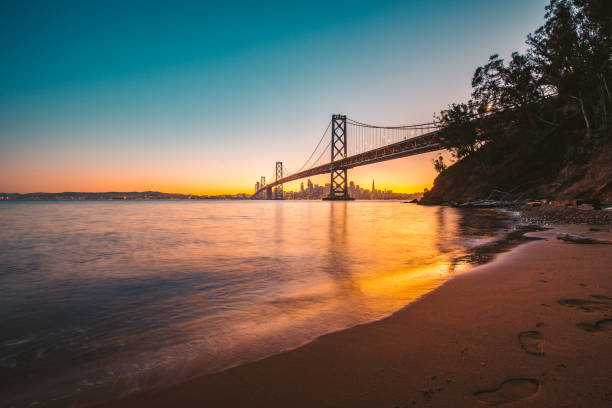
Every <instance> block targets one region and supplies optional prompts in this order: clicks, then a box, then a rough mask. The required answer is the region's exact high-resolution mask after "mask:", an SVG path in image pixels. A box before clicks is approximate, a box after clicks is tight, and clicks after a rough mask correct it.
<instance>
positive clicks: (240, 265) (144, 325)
mask: <svg viewBox="0 0 612 408" xmlns="http://www.w3.org/2000/svg"><path fill="white" fill-rule="evenodd" d="M508 223H509V220H508V219H507V218H505V217H504V216H503V215H501V214H499V213H495V212H492V211H486V210H479V211H476V210H471V211H470V210H458V209H454V208H444V207H422V206H416V205H412V204H403V203H399V202H359V201H358V202H335V203H334V202H318V201H317V202H303V201H302V202H298V201H284V202H273V201H145V202H138V201H126V202H115V201H112V202H109V201H88V202H70V201H66V202H58V201H46V202H16V201H5V202H0V293H1V294H2V295H1V297H0V325H1V326H0V327H2V330H1V331H0V379H1V381H0V401H4V402H3V404H4V405H6V406H11V405H14V406H28V405H30V404H31V403H33V402H36V401H37V402H39V403H41V404H42V405H43V406H44V405H45V404H46V403H48V402H50V401H53V400H54V399H57V398H69V399H76V400H78V401H85V400H89V401H91V399H92V398H97V396H98V395H100V394H101V393H104V394H106V395H109V393H112V395H121V394H124V393H128V392H131V391H134V390H138V389H146V388H151V387H156V386H163V385H167V384H169V383H174V382H179V381H183V380H185V379H188V378H190V377H193V376H195V375H198V374H203V373H207V372H213V371H218V370H221V369H224V368H227V367H230V366H233V365H237V364H241V363H244V362H247V361H253V360H256V359H259V358H263V357H265V356H268V355H271V354H274V353H278V352H279V351H282V350H286V349H289V348H294V347H297V346H299V345H301V344H303V343H305V342H308V341H310V340H312V339H314V338H316V337H317V336H320V335H322V334H324V333H329V332H332V331H336V330H340V329H343V328H347V327H351V326H354V325H357V324H361V323H366V322H370V321H373V320H377V319H380V318H382V317H384V316H387V315H389V314H391V313H393V312H395V311H397V310H398V309H400V308H401V307H402V306H404V305H406V304H407V303H409V302H411V301H413V300H415V299H416V298H418V297H419V296H421V295H423V294H425V293H427V292H429V291H431V290H432V289H434V288H435V287H437V286H439V285H440V284H441V283H443V282H444V281H445V280H447V279H448V278H449V277H451V276H452V275H453V274H455V273H458V272H459V271H461V270H463V269H465V268H466V267H467V265H466V264H465V261H461V259H466V258H465V257H464V256H463V255H465V254H466V253H467V252H468V251H469V248H470V247H473V246H475V245H477V244H479V243H482V242H485V241H486V240H490V239H491V238H492V237H494V236H495V234H496V232H497V231H498V230H499V229H501V228H503V227H504V226H505V225H507V224H508Z"/></svg>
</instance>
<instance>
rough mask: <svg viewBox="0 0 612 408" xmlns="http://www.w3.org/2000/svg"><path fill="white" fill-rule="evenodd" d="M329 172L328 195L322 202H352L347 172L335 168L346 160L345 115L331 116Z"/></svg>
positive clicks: (343, 169) (344, 169)
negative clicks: (339, 161) (337, 163)
mask: <svg viewBox="0 0 612 408" xmlns="http://www.w3.org/2000/svg"><path fill="white" fill-rule="evenodd" d="M331 138H332V140H331V172H330V183H329V195H328V196H327V197H325V198H323V199H324V200H330V201H331V200H342V201H346V200H354V198H352V197H350V196H349V194H348V171H347V169H346V168H340V167H336V166H335V162H337V161H338V160H342V159H346V150H347V149H346V115H332V122H331Z"/></svg>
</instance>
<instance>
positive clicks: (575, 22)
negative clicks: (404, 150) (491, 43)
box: [437, 0, 612, 165]
mask: <svg viewBox="0 0 612 408" xmlns="http://www.w3.org/2000/svg"><path fill="white" fill-rule="evenodd" d="M545 18H546V21H545V23H544V25H543V26H542V27H540V28H538V29H537V30H536V31H535V32H534V33H533V34H530V35H529V36H528V37H527V44H528V45H529V49H528V51H527V52H526V53H525V54H520V53H518V52H515V53H513V54H512V55H511V57H510V60H509V61H508V62H507V63H505V62H504V60H503V59H501V58H500V57H499V56H498V55H497V54H495V55H492V56H491V57H490V58H489V61H488V62H487V63H486V64H485V65H484V66H482V67H479V68H477V69H476V72H475V73H474V76H473V78H472V89H473V92H472V99H471V100H469V101H468V102H467V103H456V104H452V105H450V106H449V107H448V109H445V110H443V111H442V112H440V115H439V116H438V117H437V119H439V120H440V122H441V123H442V126H443V129H442V133H441V137H442V140H443V143H444V144H445V146H446V147H447V148H448V149H449V150H450V151H451V152H452V153H453V155H454V156H455V157H456V158H458V159H462V158H464V157H467V156H472V155H475V153H476V152H478V154H477V156H479V157H478V160H479V161H480V162H481V164H483V165H486V164H487V162H488V161H490V160H493V159H495V158H496V156H498V154H496V150H499V149H503V150H505V151H507V149H509V148H510V149H513V150H520V149H528V148H529V147H530V146H531V147H533V145H534V143H535V144H540V145H541V144H542V142H543V140H542V139H545V138H546V137H547V136H551V135H553V134H554V133H555V131H557V130H558V129H559V128H560V127H562V128H564V129H571V130H575V129H576V128H578V129H580V128H582V129H584V130H585V132H583V134H584V139H586V140H584V141H579V143H583V144H589V143H596V142H597V141H593V140H591V136H592V133H593V132H592V129H599V130H601V129H604V130H605V132H604V134H606V135H607V129H608V124H609V113H608V112H609V111H610V104H611V98H610V91H609V87H608V84H609V82H610V74H611V71H612V70H611V59H610V49H611V31H612V29H611V26H612V24H611V19H612V17H611V14H610V2H609V1H606V0H552V1H551V2H550V4H549V5H548V6H547V7H546V14H545ZM551 99H552V101H551ZM576 115H579V117H580V121H581V123H577V122H576V120H575V116H576ZM597 134H598V135H601V132H597ZM545 144H546V143H545ZM485 146H486V148H485ZM586 148H587V149H588V146H587V147H586ZM489 164H491V163H489Z"/></svg>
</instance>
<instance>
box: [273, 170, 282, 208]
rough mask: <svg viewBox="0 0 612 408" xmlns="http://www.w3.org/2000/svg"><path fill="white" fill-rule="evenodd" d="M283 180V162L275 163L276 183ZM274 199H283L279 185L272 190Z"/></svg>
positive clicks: (280, 185)
mask: <svg viewBox="0 0 612 408" xmlns="http://www.w3.org/2000/svg"><path fill="white" fill-rule="evenodd" d="M282 178H283V162H276V181H278V180H280V179H282ZM274 199H275V200H282V199H283V185H282V184H279V185H277V186H276V187H275V188H274Z"/></svg>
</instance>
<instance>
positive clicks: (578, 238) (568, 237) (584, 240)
mask: <svg viewBox="0 0 612 408" xmlns="http://www.w3.org/2000/svg"><path fill="white" fill-rule="evenodd" d="M557 239H560V240H562V241H566V242H575V243H577V244H607V245H612V241H609V240H606V239H597V238H591V237H585V236H583V235H576V234H559V235H557Z"/></svg>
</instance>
